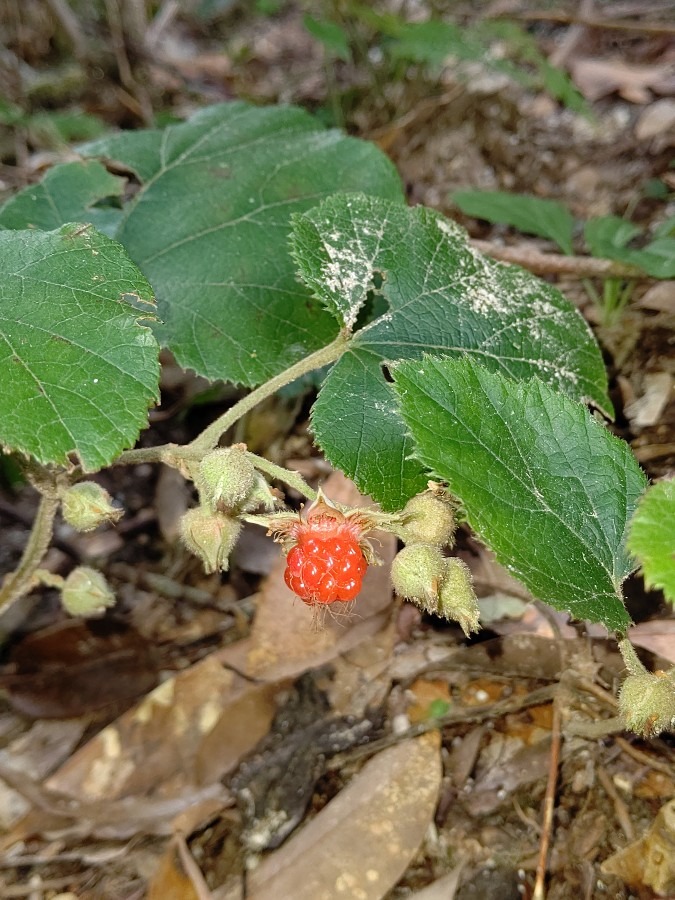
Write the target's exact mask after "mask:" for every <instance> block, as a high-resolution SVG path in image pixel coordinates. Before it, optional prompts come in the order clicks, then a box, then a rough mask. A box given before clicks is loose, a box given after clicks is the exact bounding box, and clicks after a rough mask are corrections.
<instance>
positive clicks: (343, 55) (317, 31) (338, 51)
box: [302, 15, 352, 62]
mask: <svg viewBox="0 0 675 900" xmlns="http://www.w3.org/2000/svg"><path fill="white" fill-rule="evenodd" d="M302 23H303V25H304V26H305V28H306V29H307V31H308V32H309V33H310V34H311V35H312V37H315V38H316V39H317V41H320V42H321V43H322V44H323V46H324V48H325V50H326V52H327V53H328V55H329V56H331V57H333V58H335V59H341V60H343V62H349V61H350V60H351V58H352V51H351V48H350V46H349V36H348V35H347V32H346V31H345V30H344V28H341V27H340V26H339V25H338V24H337V23H336V22H330V21H328V20H326V19H323V20H321V21H319V19H315V18H314V16H310V15H306V16H305V17H304V18H303V20H302Z"/></svg>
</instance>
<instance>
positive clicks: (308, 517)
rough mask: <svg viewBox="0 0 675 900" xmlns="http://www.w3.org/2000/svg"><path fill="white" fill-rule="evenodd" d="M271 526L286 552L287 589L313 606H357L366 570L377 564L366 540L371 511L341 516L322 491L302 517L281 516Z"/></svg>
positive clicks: (369, 527) (355, 510)
mask: <svg viewBox="0 0 675 900" xmlns="http://www.w3.org/2000/svg"><path fill="white" fill-rule="evenodd" d="M268 522H269V525H270V533H271V534H273V535H274V537H275V539H276V540H277V541H279V542H280V543H282V544H283V546H284V551H285V553H286V571H285V573H284V578H285V581H286V584H287V585H288V587H289V588H290V589H291V590H292V591H293V592H294V593H295V594H296V595H297V596H298V597H300V599H301V600H303V601H304V602H305V603H307V604H308V605H310V606H319V605H326V604H330V603H334V602H336V601H341V602H348V601H350V600H353V599H354V598H355V597H356V596H357V595H358V593H359V591H360V590H361V585H362V582H363V577H364V575H365V573H366V570H367V568H368V565H369V564H370V563H374V562H377V558H376V556H375V553H374V551H373V549H372V546H371V545H370V543H369V542H368V540H367V539H366V538H365V534H366V533H367V532H368V531H369V530H370V529H371V528H372V527H373V520H372V516H371V514H369V512H368V510H363V509H352V510H348V511H347V512H343V511H342V510H341V509H338V507H337V506H335V504H334V503H331V501H330V500H328V498H327V497H326V496H325V495H324V494H323V492H322V491H319V493H318V496H317V499H316V500H315V501H314V502H313V503H312V504H311V505H310V506H309V507H307V509H306V510H304V511H303V514H302V515H301V516H297V515H296V516H294V515H290V514H280V515H278V516H270V517H269V519H268Z"/></svg>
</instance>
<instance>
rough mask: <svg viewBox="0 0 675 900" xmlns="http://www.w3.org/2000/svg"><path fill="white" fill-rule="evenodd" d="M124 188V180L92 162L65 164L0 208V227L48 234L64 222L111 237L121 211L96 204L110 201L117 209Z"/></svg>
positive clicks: (99, 164) (52, 170)
mask: <svg viewBox="0 0 675 900" xmlns="http://www.w3.org/2000/svg"><path fill="white" fill-rule="evenodd" d="M124 185H125V179H124V178H117V177H116V176H115V175H111V174H110V173H109V172H108V171H107V170H106V169H105V168H104V167H103V166H102V165H101V163H99V162H96V161H95V160H87V161H86V162H72V163H65V164H64V165H62V166H56V167H55V168H53V169H50V171H49V172H47V174H46V175H45V177H44V178H43V179H42V181H41V182H40V183H39V184H33V185H31V186H30V187H27V188H24V190H22V191H20V192H19V193H18V194H17V195H16V196H15V197H12V198H10V199H9V200H8V201H7V203H5V205H4V206H3V207H2V209H0V226H2V227H3V228H15V229H22V228H39V229H41V230H42V231H51V230H53V229H55V228H60V227H61V225H63V224H65V223H66V222H82V223H84V222H89V223H91V224H92V225H94V227H95V228H97V229H98V230H99V231H103V232H104V233H105V234H108V235H109V236H111V235H112V233H113V232H114V230H115V228H116V227H117V225H118V223H119V221H120V219H121V217H122V210H121V208H117V209H116V208H114V207H107V208H106V207H96V204H97V203H101V201H107V200H111V199H113V200H115V201H117V202H118V206H119V200H120V198H121V196H122V192H123V190H124Z"/></svg>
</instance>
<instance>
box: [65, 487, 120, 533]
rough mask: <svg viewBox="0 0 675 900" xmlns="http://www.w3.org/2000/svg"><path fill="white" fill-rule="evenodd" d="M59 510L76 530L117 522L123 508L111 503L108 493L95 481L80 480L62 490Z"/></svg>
mask: <svg viewBox="0 0 675 900" xmlns="http://www.w3.org/2000/svg"><path fill="white" fill-rule="evenodd" d="M61 512H62V514H63V518H64V520H65V521H66V522H67V523H68V524H69V525H70V526H71V527H72V528H74V529H75V530H76V531H93V530H94V528H98V526H99V525H103V524H105V523H106V522H117V521H118V520H119V519H120V518H121V517H122V515H123V514H124V510H122V509H117V508H115V507H114V506H113V505H112V501H111V499H110V494H109V493H108V492H107V491H106V490H105V489H104V488H102V487H101V485H100V484H96V482H95V481H80V482H79V483H78V484H74V485H73V486H72V487H69V488H68V489H67V490H65V491H64V492H63V495H62V496H61Z"/></svg>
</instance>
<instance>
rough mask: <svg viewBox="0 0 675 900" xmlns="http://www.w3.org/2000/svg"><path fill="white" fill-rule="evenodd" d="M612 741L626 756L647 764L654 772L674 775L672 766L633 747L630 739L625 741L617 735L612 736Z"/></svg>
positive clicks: (671, 776) (674, 770) (674, 771)
mask: <svg viewBox="0 0 675 900" xmlns="http://www.w3.org/2000/svg"><path fill="white" fill-rule="evenodd" d="M614 743H615V744H616V745H617V747H620V748H621V750H623V752H624V753H625V754H626V755H627V756H630V757H631V759H634V760H635V762H638V763H640V764H641V765H644V766H649V768H650V769H653V770H654V771H655V772H663V774H664V775H668V776H669V777H670V778H673V777H674V776H675V769H674V768H673V766H671V765H669V764H668V763H666V762H662V761H661V760H660V759H654V757H653V756H651V755H650V754H649V753H645V752H644V751H643V750H640V749H639V748H638V747H634V746H633V745H632V744H631V743H630V741H627V740H626V739H625V738H622V737H618V736H617V737H615V738H614Z"/></svg>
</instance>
